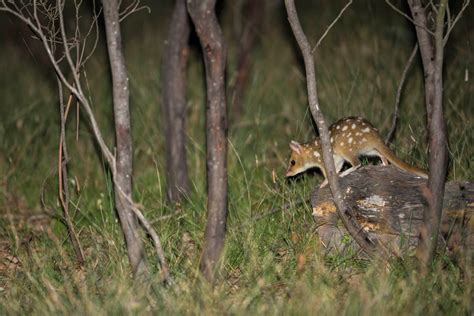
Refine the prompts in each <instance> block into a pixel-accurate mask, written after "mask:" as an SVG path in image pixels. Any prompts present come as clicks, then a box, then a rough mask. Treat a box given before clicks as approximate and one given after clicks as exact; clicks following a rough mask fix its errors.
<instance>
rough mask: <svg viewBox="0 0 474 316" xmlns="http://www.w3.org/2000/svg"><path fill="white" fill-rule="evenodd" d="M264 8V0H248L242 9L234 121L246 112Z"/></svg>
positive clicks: (232, 108)
mask: <svg viewBox="0 0 474 316" xmlns="http://www.w3.org/2000/svg"><path fill="white" fill-rule="evenodd" d="M264 8H265V2H264V1H262V0H247V1H246V2H245V5H244V7H243V9H242V11H243V14H242V17H243V18H242V20H243V22H244V29H243V31H242V34H241V36H240V43H239V44H240V45H239V52H238V56H237V69H236V78H235V83H234V85H233V87H232V89H231V111H232V121H238V120H239V119H240V117H241V116H242V114H243V113H244V108H243V97H244V93H245V89H246V87H247V82H248V79H249V75H250V72H251V70H252V60H251V53H252V49H253V47H254V46H255V43H256V40H257V36H258V35H259V34H260V29H261V28H262V24H263V15H264ZM231 125H232V122H231Z"/></svg>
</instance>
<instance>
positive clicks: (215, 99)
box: [187, 0, 227, 283]
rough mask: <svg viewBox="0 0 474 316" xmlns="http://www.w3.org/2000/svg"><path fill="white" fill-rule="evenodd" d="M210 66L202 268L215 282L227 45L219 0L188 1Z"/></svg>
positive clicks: (221, 225) (223, 182) (221, 234)
mask: <svg viewBox="0 0 474 316" xmlns="http://www.w3.org/2000/svg"><path fill="white" fill-rule="evenodd" d="M187 3H188V12H189V15H190V16H191V19H192V21H193V24H194V26H195V28H196V33H197V35H198V37H199V42H200V44H201V48H202V54H203V57H204V64H205V69H206V89H207V93H206V159H207V162H206V167H207V224H206V231H205V234H204V247H203V251H202V255H201V262H200V270H201V272H202V273H203V275H204V277H205V278H206V279H207V280H208V281H209V282H211V283H213V282H214V277H215V270H216V264H217V262H218V260H219V258H220V255H221V252H222V248H223V246H224V239H225V233H226V221H227V114H226V111H227V104H226V96H225V78H224V77H225V63H226V46H225V43H224V38H223V35H222V30H221V28H220V26H219V23H218V21H217V17H216V15H215V9H214V8H215V3H216V1H215V0H188V2H187Z"/></svg>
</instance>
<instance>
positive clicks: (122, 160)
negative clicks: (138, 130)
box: [102, 0, 147, 277]
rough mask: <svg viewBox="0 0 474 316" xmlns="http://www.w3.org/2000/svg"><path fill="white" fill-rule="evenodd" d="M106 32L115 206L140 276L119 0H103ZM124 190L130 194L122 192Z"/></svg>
mask: <svg viewBox="0 0 474 316" xmlns="http://www.w3.org/2000/svg"><path fill="white" fill-rule="evenodd" d="M102 4H103V7H104V20H105V32H106V36H107V49H108V53H109V60H110V69H111V73H112V89H113V103H114V119H115V137H116V146H117V149H116V159H115V166H111V167H112V168H114V167H115V178H114V191H115V207H116V208H117V213H118V215H119V218H120V223H121V225H122V230H123V233H124V235H125V241H126V243H127V251H128V257H129V259H130V263H131V265H132V270H133V274H134V275H135V276H136V277H140V276H143V275H144V274H145V273H146V272H147V266H146V261H145V252H144V248H143V242H142V240H141V238H140V236H139V234H138V222H137V218H136V216H135V215H134V213H133V210H132V209H131V204H130V203H132V198H131V196H132V157H133V150H132V137H131V129H130V104H129V98H130V92H129V87H128V76H127V69H126V66H125V58H124V56H123V52H122V39H121V34H120V21H119V11H118V10H119V4H118V1H117V0H102ZM120 190H121V191H122V193H124V195H125V196H126V197H127V198H125V197H123V196H122V195H121V194H120Z"/></svg>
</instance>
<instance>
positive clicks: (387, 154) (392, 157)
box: [379, 142, 428, 179]
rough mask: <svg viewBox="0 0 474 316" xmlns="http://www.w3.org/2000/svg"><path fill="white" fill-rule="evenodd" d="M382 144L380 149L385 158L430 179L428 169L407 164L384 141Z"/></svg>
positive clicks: (401, 167) (399, 166) (403, 168)
mask: <svg viewBox="0 0 474 316" xmlns="http://www.w3.org/2000/svg"><path fill="white" fill-rule="evenodd" d="M382 145H383V146H380V147H381V148H380V150H379V151H380V153H381V154H382V155H383V156H384V157H385V158H387V160H388V161H390V163H391V164H393V165H395V166H397V167H398V168H400V169H402V170H405V171H408V172H411V173H413V174H415V175H417V176H419V177H422V178H425V179H428V171H426V170H423V169H420V168H418V167H415V166H412V165H410V164H407V163H406V162H404V161H403V160H401V159H399V158H398V157H397V156H395V153H394V152H393V151H392V150H391V149H390V148H388V147H387V146H386V145H385V144H383V142H382Z"/></svg>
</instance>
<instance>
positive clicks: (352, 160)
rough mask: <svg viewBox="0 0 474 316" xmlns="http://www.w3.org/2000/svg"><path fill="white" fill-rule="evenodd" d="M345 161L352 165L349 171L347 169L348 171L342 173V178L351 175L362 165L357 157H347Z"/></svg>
mask: <svg viewBox="0 0 474 316" xmlns="http://www.w3.org/2000/svg"><path fill="white" fill-rule="evenodd" d="M344 159H345V160H347V161H348V162H349V163H350V164H351V167H350V168H349V169H347V170H346V171H344V172H343V173H341V174H340V176H341V177H345V176H347V175H348V174H349V173H351V172H353V171H356V170H357V169H359V168H360V166H361V165H362V164H361V163H360V160H359V158H358V157H357V156H347V157H344Z"/></svg>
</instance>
